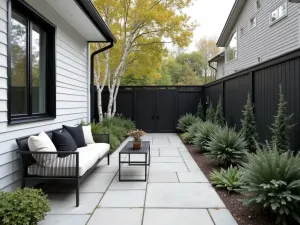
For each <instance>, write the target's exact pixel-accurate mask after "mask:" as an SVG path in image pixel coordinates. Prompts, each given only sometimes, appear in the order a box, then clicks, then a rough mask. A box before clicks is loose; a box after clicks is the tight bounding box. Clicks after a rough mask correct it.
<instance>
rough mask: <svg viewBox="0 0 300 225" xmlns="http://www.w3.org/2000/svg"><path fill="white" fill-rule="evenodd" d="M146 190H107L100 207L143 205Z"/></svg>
mask: <svg viewBox="0 0 300 225" xmlns="http://www.w3.org/2000/svg"><path fill="white" fill-rule="evenodd" d="M145 192H146V191H145V190H134V191H133V190H130V191H128V190H122V191H121V190H118V191H107V192H106V193H105V195H104V196H103V198H102V200H101V202H100V204H99V207H103V208H106V207H115V208H139V207H143V205H144V199H145Z"/></svg>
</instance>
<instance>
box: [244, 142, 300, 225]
mask: <svg viewBox="0 0 300 225" xmlns="http://www.w3.org/2000/svg"><path fill="white" fill-rule="evenodd" d="M299 165H300V155H299V154H297V155H293V154H292V153H291V152H285V153H280V151H279V150H278V149H277V148H276V146H271V145H266V146H264V147H263V149H258V150H257V153H256V154H249V155H248V162H247V163H245V164H243V168H242V171H241V182H242V183H243V186H242V189H241V191H242V192H243V193H246V196H247V199H246V200H244V204H245V205H246V206H250V207H253V206H256V207H260V208H262V209H267V210H269V211H271V212H273V213H274V214H275V215H276V216H277V224H280V225H290V224H300V216H299V212H300V166H299Z"/></svg>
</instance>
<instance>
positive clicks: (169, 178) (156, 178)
mask: <svg viewBox="0 0 300 225" xmlns="http://www.w3.org/2000/svg"><path fill="white" fill-rule="evenodd" d="M148 182H149V183H177V182H178V178H177V174H176V173H175V172H174V173H165V172H158V173H150V174H149V179H148Z"/></svg>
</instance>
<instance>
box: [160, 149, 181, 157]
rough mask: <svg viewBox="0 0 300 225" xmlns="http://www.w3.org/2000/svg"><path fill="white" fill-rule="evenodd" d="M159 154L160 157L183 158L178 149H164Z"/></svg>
mask: <svg viewBox="0 0 300 225" xmlns="http://www.w3.org/2000/svg"><path fill="white" fill-rule="evenodd" d="M159 152H160V156H177V157H180V156H181V155H180V153H179V150H178V149H176V150H164V149H163V148H161V149H160V150H159Z"/></svg>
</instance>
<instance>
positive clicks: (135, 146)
mask: <svg viewBox="0 0 300 225" xmlns="http://www.w3.org/2000/svg"><path fill="white" fill-rule="evenodd" d="M141 147H142V142H141V141H133V142H132V148H133V149H141Z"/></svg>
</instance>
